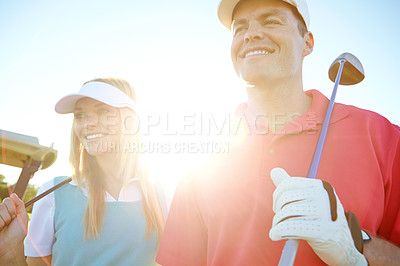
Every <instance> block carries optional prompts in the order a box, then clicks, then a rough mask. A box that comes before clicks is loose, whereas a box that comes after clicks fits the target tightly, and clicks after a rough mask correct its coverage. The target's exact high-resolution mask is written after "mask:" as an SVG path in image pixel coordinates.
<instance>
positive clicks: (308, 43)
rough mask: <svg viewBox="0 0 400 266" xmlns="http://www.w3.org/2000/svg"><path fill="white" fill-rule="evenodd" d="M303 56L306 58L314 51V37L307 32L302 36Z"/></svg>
mask: <svg viewBox="0 0 400 266" xmlns="http://www.w3.org/2000/svg"><path fill="white" fill-rule="evenodd" d="M304 41H305V42H304V49H303V56H307V55H309V54H311V53H312V51H313V50H314V35H313V34H312V33H311V32H310V31H309V32H307V33H306V34H305V35H304Z"/></svg>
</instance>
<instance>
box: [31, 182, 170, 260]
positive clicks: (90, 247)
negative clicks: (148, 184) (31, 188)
mask: <svg viewBox="0 0 400 266" xmlns="http://www.w3.org/2000/svg"><path fill="white" fill-rule="evenodd" d="M66 178H67V177H56V178H55V179H54V181H50V182H47V183H46V184H45V185H43V186H42V187H41V188H40V190H39V192H38V194H40V193H41V192H43V191H45V190H46V189H48V188H49V187H51V186H52V185H55V184H58V183H60V182H62V181H63V180H65V179H66ZM136 180H137V179H136ZM134 181H135V179H133V180H132V181H131V182H130V184H129V186H128V187H127V189H126V190H125V191H121V193H120V196H119V199H118V201H117V200H115V199H113V198H112V197H111V196H110V195H108V194H107V196H106V207H105V208H106V209H105V217H104V225H103V228H102V230H101V232H100V234H99V236H98V238H97V239H95V240H84V230H85V227H84V223H83V217H84V213H85V210H86V206H87V191H86V190H84V189H81V188H78V187H77V186H76V185H74V184H70V183H69V184H66V185H64V186H63V187H61V188H59V189H57V190H56V191H54V193H51V194H49V195H48V196H46V197H45V198H43V199H41V200H39V201H38V202H36V203H35V205H34V207H33V211H32V217H31V222H30V225H29V230H28V236H27V238H26V240H25V255H26V256H28V257H40V256H48V255H52V265H158V264H156V263H155V261H154V259H155V255H156V253H157V248H158V246H157V239H156V234H155V232H154V233H153V235H152V236H151V237H150V238H148V239H146V240H145V239H144V234H145V232H146V219H145V217H144V213H143V208H142V201H141V196H140V190H139V189H138V187H137V186H136V182H134ZM160 198H163V197H160ZM161 201H162V205H163V207H165V204H164V203H165V201H163V200H161ZM165 209H166V208H164V210H165Z"/></svg>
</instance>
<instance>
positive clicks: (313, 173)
mask: <svg viewBox="0 0 400 266" xmlns="http://www.w3.org/2000/svg"><path fill="white" fill-rule="evenodd" d="M344 63H345V61H344V60H342V61H340V66H339V71H338V73H337V75H336V80H335V86H334V87H333V91H332V95H331V99H330V101H329V105H328V109H327V111H326V115H325V119H324V123H323V125H322V129H321V134H320V135H319V139H318V144H317V147H316V148H315V152H314V157H313V160H312V163H311V166H310V169H309V171H308V178H316V177H317V171H318V166H319V162H320V160H321V155H322V150H323V148H324V143H325V138H326V134H327V133H328V127H329V121H330V120H331V116H332V111H333V105H334V104H335V98H336V91H337V88H338V86H339V83H340V79H341V77H342V72H343V66H344ZM298 246H299V240H294V239H288V240H287V241H286V243H285V247H284V248H283V251H282V255H281V259H280V261H279V266H291V265H293V264H294V260H295V258H296V253H297V248H298Z"/></svg>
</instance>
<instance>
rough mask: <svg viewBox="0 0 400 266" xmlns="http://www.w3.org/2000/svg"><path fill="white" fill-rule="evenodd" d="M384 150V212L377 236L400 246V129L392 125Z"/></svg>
mask: <svg viewBox="0 0 400 266" xmlns="http://www.w3.org/2000/svg"><path fill="white" fill-rule="evenodd" d="M390 133H391V134H390V137H388V138H387V139H388V140H389V141H388V142H386V143H385V147H384V149H385V150H386V151H387V157H386V159H385V160H383V161H384V164H385V167H384V173H383V175H384V176H385V177H386V178H385V210H384V215H383V219H382V223H381V226H380V228H379V232H378V233H379V235H381V236H383V237H384V238H385V239H387V240H389V241H390V242H392V243H394V244H397V245H399V244H400V129H399V127H398V126H395V125H393V130H392V131H390Z"/></svg>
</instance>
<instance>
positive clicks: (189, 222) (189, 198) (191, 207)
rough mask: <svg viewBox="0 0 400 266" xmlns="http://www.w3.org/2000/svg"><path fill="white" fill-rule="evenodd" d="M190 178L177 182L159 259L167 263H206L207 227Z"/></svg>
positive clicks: (194, 264) (167, 264)
mask: <svg viewBox="0 0 400 266" xmlns="http://www.w3.org/2000/svg"><path fill="white" fill-rule="evenodd" d="M198 204H199V202H198V197H197V193H196V190H195V185H194V183H192V181H191V179H190V178H183V179H182V180H181V182H180V183H179V184H178V186H177V189H176V192H175V195H174V198H173V200H172V204H171V208H170V211H169V214H168V217H167V222H166V225H165V229H164V232H163V236H162V238H161V242H160V247H159V251H158V253H157V258H156V261H157V262H158V263H160V264H161V265H164V266H169V265H174V266H179V265H191V266H197V265H206V258H207V229H206V226H205V224H204V222H203V217H202V215H201V212H200V208H199V205H198Z"/></svg>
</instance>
